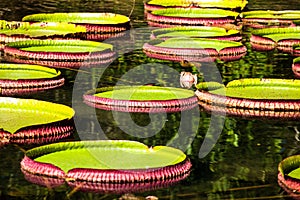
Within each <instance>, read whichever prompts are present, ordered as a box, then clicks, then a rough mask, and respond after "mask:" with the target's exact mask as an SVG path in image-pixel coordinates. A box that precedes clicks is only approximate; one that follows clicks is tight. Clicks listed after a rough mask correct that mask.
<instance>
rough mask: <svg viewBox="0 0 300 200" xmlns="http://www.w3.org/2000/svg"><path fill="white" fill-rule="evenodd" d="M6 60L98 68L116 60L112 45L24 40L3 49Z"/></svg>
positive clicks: (81, 41) (69, 41) (82, 41)
mask: <svg viewBox="0 0 300 200" xmlns="http://www.w3.org/2000/svg"><path fill="white" fill-rule="evenodd" d="M4 56H5V59H6V60H8V61H15V62H18V63H25V64H39V65H47V66H51V64H53V65H54V66H58V67H60V66H65V63H71V64H70V65H67V66H71V67H72V66H73V65H74V68H77V67H78V66H79V67H80V66H81V65H82V63H83V62H84V63H85V64H91V65H98V64H99V65H100V64H107V63H110V62H111V61H112V60H113V59H114V58H115V52H114V51H113V46H112V45H110V44H106V43H101V42H95V41H84V40H26V41H18V42H10V43H8V44H7V45H5V47H4Z"/></svg>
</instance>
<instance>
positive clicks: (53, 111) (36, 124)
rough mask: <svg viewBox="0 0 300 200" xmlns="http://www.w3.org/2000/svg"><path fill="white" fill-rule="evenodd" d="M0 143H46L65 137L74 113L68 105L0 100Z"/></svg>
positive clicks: (2, 98) (8, 99) (67, 134)
mask: <svg viewBox="0 0 300 200" xmlns="http://www.w3.org/2000/svg"><path fill="white" fill-rule="evenodd" d="M0 105H1V106H0V111H1V112H0V122H1V123H0V124H1V127H0V128H1V129H0V138H1V143H2V144H6V143H19V144H23V143H25V144H29V143H46V142H52V141H57V140H59V139H62V138H66V137H69V136H70V135H71V134H72V133H73V131H74V126H73V116H74V110H73V109H72V108H70V107H68V106H65V105H61V104H56V103H51V102H46V101H40V100H34V99H19V98H12V97H0Z"/></svg>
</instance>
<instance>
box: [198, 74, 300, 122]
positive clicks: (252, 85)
mask: <svg viewBox="0 0 300 200" xmlns="http://www.w3.org/2000/svg"><path fill="white" fill-rule="evenodd" d="M211 84H213V85H215V83H200V84H198V85H197V86H196V87H197V88H198V90H197V91H196V92H195V93H196V95H197V96H198V99H199V104H200V105H201V106H203V107H204V108H206V109H207V110H212V111H218V112H223V113H227V112H228V114H230V115H239V116H245V117H269V118H278V117H284V118H298V117H299V110H300V93H299V92H300V81H299V80H289V79H257V78H253V79H241V80H234V81H231V82H229V83H228V84H227V86H226V87H224V85H220V84H219V85H215V86H214V87H211V86H210V85H211ZM207 85H208V86H210V87H211V89H210V90H208V89H207V87H208V86H207Z"/></svg>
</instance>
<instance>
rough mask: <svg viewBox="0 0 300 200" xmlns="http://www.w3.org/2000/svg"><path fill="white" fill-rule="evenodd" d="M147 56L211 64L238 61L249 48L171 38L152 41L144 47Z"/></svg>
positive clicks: (213, 40) (236, 43)
mask: <svg viewBox="0 0 300 200" xmlns="http://www.w3.org/2000/svg"><path fill="white" fill-rule="evenodd" d="M143 51H144V52H145V54H146V55H147V56H149V57H152V58H157V59H162V60H171V61H182V60H188V61H195V62H211V61H214V60H216V59H220V60H223V61H231V60H237V59H240V58H241V57H243V56H244V55H245V54H246V52H247V48H246V47H245V46H244V45H243V44H242V43H241V42H235V41H226V40H216V39H205V38H169V39H166V40H151V41H150V42H148V43H145V44H144V46H143Z"/></svg>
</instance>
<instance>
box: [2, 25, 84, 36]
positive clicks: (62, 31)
mask: <svg viewBox="0 0 300 200" xmlns="http://www.w3.org/2000/svg"><path fill="white" fill-rule="evenodd" d="M85 32H86V28H85V27H83V26H76V25H74V24H68V23H33V24H30V23H29V22H20V27H18V28H4V29H2V30H0V34H4V35H6V36H13V35H24V36H27V37H42V36H45V37H47V36H53V35H67V34H74V33H85Z"/></svg>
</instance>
